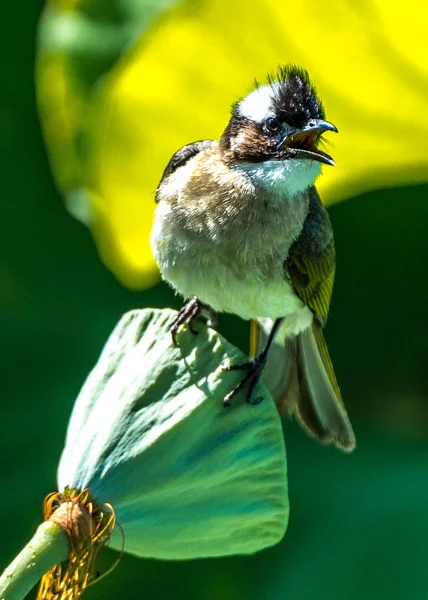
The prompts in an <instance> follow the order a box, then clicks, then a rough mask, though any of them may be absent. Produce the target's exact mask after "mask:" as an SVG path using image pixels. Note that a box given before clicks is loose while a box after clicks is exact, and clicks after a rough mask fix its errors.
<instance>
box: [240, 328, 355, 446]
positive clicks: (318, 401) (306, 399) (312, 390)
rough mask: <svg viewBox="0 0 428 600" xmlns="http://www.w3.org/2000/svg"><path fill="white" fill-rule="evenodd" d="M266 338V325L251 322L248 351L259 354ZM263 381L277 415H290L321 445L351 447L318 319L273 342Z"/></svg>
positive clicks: (350, 432)
mask: <svg viewBox="0 0 428 600" xmlns="http://www.w3.org/2000/svg"><path fill="white" fill-rule="evenodd" d="M284 325H285V324H284ZM280 333H281V332H280ZM278 337H279V339H281V337H283V336H281V335H279V336H278ZM266 340H267V334H266V333H265V331H264V329H263V328H262V327H261V326H260V325H259V324H258V323H257V322H255V321H254V322H252V343H251V346H252V350H253V351H255V353H257V354H258V353H259V352H260V351H261V349H262V348H263V347H264V345H265V343H266ZM263 381H264V382H265V384H266V385H267V387H268V389H269V391H270V392H271V394H272V396H273V397H274V399H275V402H276V404H277V407H278V410H279V412H280V414H288V415H294V416H295V417H296V418H297V420H298V421H299V422H300V424H301V425H302V426H303V427H304V429H306V431H307V432H308V433H309V434H311V435H312V436H314V437H316V438H318V439H319V440H320V441H321V442H324V443H325V444H334V445H335V446H336V447H337V448H340V449H341V450H344V451H345V452H351V451H352V450H353V449H354V448H355V435H354V431H353V429H352V425H351V423H350V421H349V418H348V415H347V413H346V410H345V406H344V404H343V400H342V395H341V393H340V389H339V386H338V385H337V381H336V376H335V374H334V369H333V365H332V363H331V359H330V355H329V353H328V349H327V344H326V343H325V340H324V336H323V333H322V330H321V328H320V327H319V326H318V325H317V324H316V323H313V324H312V327H311V328H309V329H306V330H305V331H303V332H302V333H300V334H299V335H298V336H296V337H295V338H288V339H287V338H286V339H285V342H284V341H283V340H281V341H280V343H275V344H273V346H272V349H271V351H270V353H269V358H268V361H267V364H266V367H265V369H264V371H263Z"/></svg>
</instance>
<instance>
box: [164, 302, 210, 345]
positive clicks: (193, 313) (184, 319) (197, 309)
mask: <svg viewBox="0 0 428 600" xmlns="http://www.w3.org/2000/svg"><path fill="white" fill-rule="evenodd" d="M200 317H202V318H203V319H205V320H206V322H207V325H208V326H209V327H216V326H217V315H216V313H215V312H214V311H213V309H212V308H211V307H210V306H208V304H204V303H203V302H201V301H200V300H199V298H198V297H197V296H194V297H193V298H192V299H191V300H189V301H188V302H187V303H186V304H185V305H184V306H183V307H182V308H181V310H179V312H178V314H177V316H176V317H175V318H174V320H173V322H172V323H171V327H170V331H171V337H172V341H173V344H174V346H178V343H177V332H178V330H179V329H180V327H181V326H182V325H185V324H187V325H188V326H189V329H190V331H191V332H192V333H193V335H197V334H198V333H199V332H198V331H196V329H194V327H193V325H194V323H195V322H196V320H197V319H198V318H200Z"/></svg>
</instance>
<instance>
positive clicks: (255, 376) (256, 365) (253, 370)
mask: <svg viewBox="0 0 428 600" xmlns="http://www.w3.org/2000/svg"><path fill="white" fill-rule="evenodd" d="M265 364H266V354H265V352H262V353H261V354H259V355H258V356H256V357H255V358H253V360H250V361H249V362H246V363H242V364H240V365H231V364H226V365H223V369H224V370H225V371H247V373H246V375H245V376H244V377H243V379H242V380H241V381H240V382H239V383H238V385H237V386H236V387H235V389H233V390H232V391H231V392H229V393H228V394H227V395H226V396H225V397H224V400H223V402H224V405H225V406H230V403H231V401H232V400H233V398H235V396H237V395H238V393H239V392H240V391H241V390H242V389H243V388H244V387H245V386H246V385H247V384H248V390H247V402H248V403H249V404H260V402H261V401H262V398H261V397H260V396H255V395H254V390H255V387H256V385H257V383H258V382H259V381H260V378H261V376H262V372H263V369H264V366H265Z"/></svg>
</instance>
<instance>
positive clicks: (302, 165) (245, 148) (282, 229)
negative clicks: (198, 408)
mask: <svg viewBox="0 0 428 600" xmlns="http://www.w3.org/2000/svg"><path fill="white" fill-rule="evenodd" d="M330 131H332V132H337V129H336V127H335V126H334V125H333V124H332V123H329V122H328V121H326V120H325V118H324V109H323V106H322V104H321V102H320V100H319V99H318V97H317V94H316V91H315V89H314V87H313V86H312V84H311V82H310V79H309V76H308V74H307V72H306V71H304V70H302V69H300V68H298V67H296V66H293V65H289V66H285V67H281V68H279V70H278V72H277V73H276V74H275V75H273V76H268V79H267V84H266V85H258V84H256V87H255V89H254V90H253V91H252V92H251V93H249V94H248V95H247V96H246V97H245V98H243V99H241V100H239V101H238V102H237V103H236V104H234V105H233V107H232V114H231V118H230V121H229V124H228V125H227V127H226V129H225V131H224V133H223V135H222V136H221V138H220V139H219V140H215V141H213V140H204V141H198V142H194V143H193V144H189V145H187V146H184V147H183V148H181V149H180V150H178V152H176V153H175V154H174V156H173V157H172V158H171V160H170V162H169V163H168V165H167V167H166V169H165V171H164V174H163V177H162V180H161V182H160V184H159V187H158V189H157V192H156V202H157V203H158V205H157V207H156V212H155V220H154V226H153V230H152V235H151V245H152V249H153V253H154V256H155V259H156V261H157V263H158V265H159V268H160V271H161V274H162V277H163V278H164V279H165V280H166V281H167V282H168V283H170V284H171V285H172V286H173V287H174V288H175V289H176V290H177V291H178V292H179V293H180V294H181V295H182V296H184V297H185V298H190V299H191V300H190V301H189V302H188V303H187V305H185V306H184V308H183V309H182V310H181V312H180V313H179V314H178V317H177V319H176V321H175V323H174V324H173V326H172V333H173V339H174V340H175V334H176V332H177V330H178V328H179V327H180V326H181V325H182V324H183V323H185V322H187V323H189V325H190V327H191V328H192V323H193V321H194V319H195V318H196V317H197V316H198V315H200V314H203V315H205V316H206V317H207V318H212V317H213V315H214V314H215V313H216V312H228V313H234V314H236V315H239V316H240V317H242V318H243V319H251V320H254V321H253V328H252V340H253V344H252V345H253V348H254V349H255V350H256V351H257V355H256V356H255V358H253V360H251V361H250V362H249V363H246V364H244V365H233V366H230V367H229V369H243V370H244V371H245V376H244V377H243V379H242V381H241V383H240V384H239V385H238V386H237V388H235V389H234V390H232V391H231V393H230V394H228V395H227V396H226V398H225V404H229V403H230V401H231V399H232V398H233V397H234V396H235V394H236V393H237V392H238V391H239V390H240V389H242V388H243V387H244V386H247V388H248V393H247V398H248V401H249V402H251V403H257V400H258V399H257V398H255V397H254V396H255V394H254V388H255V385H256V383H257V381H258V380H259V379H260V377H261V375H262V373H263V380H264V381H265V383H266V384H267V386H268V388H270V391H271V392H272V394H273V395H274V397H275V400H276V402H277V405H278V407H279V409H280V412H286V413H288V414H290V415H295V416H296V417H297V419H298V420H299V421H300V423H301V424H302V425H303V426H304V427H305V429H306V430H307V431H308V432H309V433H310V434H312V435H313V436H315V437H317V438H318V439H319V440H321V441H322V442H325V443H333V444H335V445H336V446H337V447H338V448H341V449H343V450H346V451H350V450H353V448H354V447H355V437H354V432H353V430H352V426H351V424H350V422H349V419H348V416H347V413H346V410H345V408H344V405H343V401H342V397H341V394H340V390H339V387H338V385H337V381H336V377H335V374H334V370H333V366H332V363H331V360H330V356H329V353H328V350H327V345H326V343H325V341H324V337H323V333H322V328H323V326H324V325H325V322H326V320H327V313H328V309H329V304H330V298H331V293H332V288H333V279H334V272H335V263H336V258H335V248H334V240H333V230H332V226H331V223H330V218H329V216H328V213H327V211H326V210H325V208H324V207H323V205H322V203H321V201H320V198H319V196H318V193H317V191H316V189H315V187H314V182H315V180H316V178H317V177H318V175H319V174H320V171H321V164H326V165H334V162H333V159H332V158H331V157H330V156H329V155H328V154H326V153H325V152H323V151H322V150H320V149H319V148H318V144H319V142H320V139H321V136H322V135H323V134H324V133H325V132H330ZM268 357H269V360H268Z"/></svg>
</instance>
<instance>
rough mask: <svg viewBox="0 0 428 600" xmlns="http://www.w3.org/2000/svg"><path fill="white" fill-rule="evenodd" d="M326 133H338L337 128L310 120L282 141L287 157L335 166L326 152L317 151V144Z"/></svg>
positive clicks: (326, 123)
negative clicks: (286, 150) (286, 149)
mask: <svg viewBox="0 0 428 600" xmlns="http://www.w3.org/2000/svg"><path fill="white" fill-rule="evenodd" d="M326 131H334V132H335V133H338V131H337V128H336V126H335V125H333V123H329V122H328V121H323V120H322V119H311V120H310V121H308V123H307V124H306V125H305V126H304V127H303V128H302V129H301V130H300V131H296V132H295V133H292V134H290V135H289V136H288V137H287V138H286V139H285V141H284V145H285V146H286V147H287V148H288V150H289V151H288V153H287V155H288V157H290V151H292V152H291V158H305V159H309V160H316V161H318V162H320V163H324V164H325V165H331V166H333V167H334V166H335V162H334V160H333V159H332V157H331V156H329V155H328V154H327V153H326V152H323V151H322V150H319V149H318V143H319V142H320V139H321V136H322V134H323V133H325V132H326Z"/></svg>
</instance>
